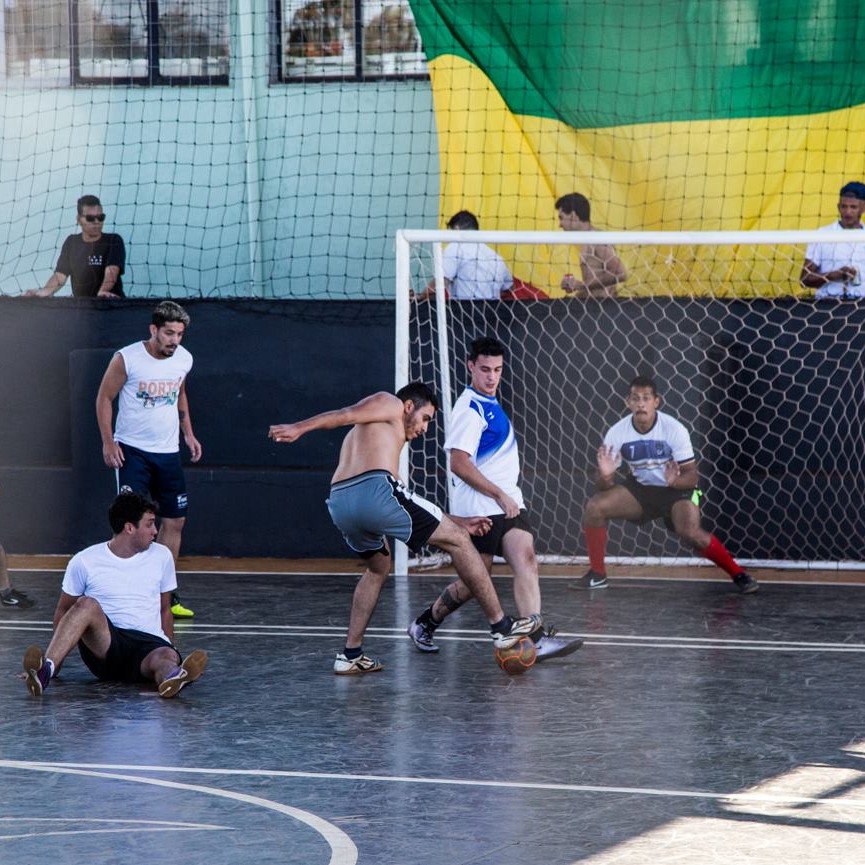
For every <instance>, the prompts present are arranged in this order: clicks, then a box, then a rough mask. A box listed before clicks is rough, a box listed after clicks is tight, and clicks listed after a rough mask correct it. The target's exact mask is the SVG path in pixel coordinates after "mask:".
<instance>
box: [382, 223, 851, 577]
mask: <svg viewBox="0 0 865 865" xmlns="http://www.w3.org/2000/svg"><path fill="white" fill-rule="evenodd" d="M860 233H861V234H865V232H828V233H817V232H813V231H811V232H729V233H725V232H705V233H701V232H693V233H685V234H673V233H645V234H627V233H591V234H580V233H577V232H558V233H555V234H553V233H525V234H520V233H507V232H455V231H450V232H444V231H402V232H400V233H399V235H398V238H397V300H396V308H397V345H396V361H397V384H398V385H400V384H402V383H404V382H405V381H409V380H417V379H421V380H423V381H426V382H427V383H430V384H434V386H435V389H436V391H437V392H438V394H439V397H440V399H441V400H442V401H443V410H442V412H441V415H440V417H439V419H438V420H437V421H436V422H435V424H434V425H433V427H431V432H430V433H429V434H428V439H427V441H426V442H425V443H424V444H423V445H418V444H415V445H414V446H412V447H411V448H407V449H406V456H405V460H406V462H405V464H404V467H403V468H404V472H405V476H406V477H407V478H408V480H409V483H410V484H411V485H412V486H413V487H414V488H415V489H417V490H418V491H419V492H420V493H422V494H423V495H424V496H426V497H428V498H429V499H431V500H433V501H435V502H437V503H438V504H440V505H441V506H443V507H445V508H446V507H447V499H448V467H447V462H446V459H445V454H444V451H443V449H442V445H443V442H444V437H445V434H446V430H447V427H448V423H449V409H450V406H451V404H452V403H453V401H454V400H455V399H456V397H457V396H458V395H459V393H460V392H461V391H462V389H463V388H464V387H465V386H466V384H467V383H468V378H467V368H466V357H467V353H468V346H469V344H470V342H471V340H472V339H474V338H475V337H477V336H484V335H491V336H495V337H497V338H498V339H500V340H501V341H502V342H503V343H504V344H505V345H506V347H507V351H508V354H507V356H506V360H505V372H504V376H503V379H502V383H501V386H500V390H499V399H500V401H501V402H502V404H503V405H504V407H505V408H506V410H507V411H508V412H509V414H510V416H511V419H512V421H513V424H514V427H515V431H516V435H517V439H518V442H519V447H520V456H521V462H522V476H521V485H522V489H523V493H524V495H525V498H526V502H527V505H528V507H529V509H530V511H531V514H532V517H533V522H534V525H535V530H536V536H537V537H536V545H537V550H538V553H539V554H540V555H541V556H542V557H543V559H544V560H546V561H549V562H562V563H575V564H576V563H580V562H582V561H585V559H584V558H583V557H584V556H585V555H586V549H585V541H584V538H583V532H582V528H581V523H582V516H583V510H584V506H585V503H586V500H587V499H588V497H589V496H590V495H591V494H592V492H593V490H594V485H593V475H594V471H595V465H596V463H595V460H596V452H597V448H598V446H599V445H600V443H601V442H602V440H603V436H604V434H605V432H606V430H607V429H609V427H610V426H611V425H612V424H613V423H614V422H616V421H617V420H619V419H620V418H622V417H624V416H625V415H626V414H627V410H626V407H625V403H624V399H625V396H626V395H627V392H628V384H629V381H630V380H631V379H632V378H633V377H634V376H636V375H648V376H650V377H652V378H654V379H655V380H656V381H657V384H658V388H659V395H660V396H661V399H662V403H661V410H663V411H666V412H668V413H670V414H672V415H673V416H675V417H677V418H679V419H680V420H681V421H682V422H683V423H684V424H685V426H686V427H687V428H688V429H689V430H690V431H691V437H692V441H693V444H694V448H695V452H696V454H697V460H698V468H699V474H700V485H701V488H702V489H703V491H704V494H705V495H704V498H703V505H702V506H703V516H704V524H705V526H706V527H707V528H709V529H710V530H712V531H714V532H716V533H717V534H718V536H719V537H720V538H721V539H722V541H724V542H725V543H726V544H727V546H728V547H729V549H730V551H731V553H732V554H733V555H734V556H736V557H737V558H738V559H739V560H740V561H741V562H743V563H745V564H750V565H752V566H755V565H759V564H765V565H767V566H768V565H771V566H785V565H787V566H797V567H840V566H841V563H844V566H845V567H848V566H850V565H851V563H853V566H855V563H858V562H860V561H862V558H863V556H862V542H861V539H862V537H863V535H865V509H863V508H862V507H861V502H862V499H863V493H865V441H863V435H862V425H861V421H860V417H861V415H862V411H863V401H865V332H863V324H865V301H861V300H845V299H844V298H842V299H840V300H831V299H820V300H815V296H814V295H815V292H814V290H813V289H807V288H804V287H803V286H802V284H801V283H800V274H801V272H802V267H803V262H804V260H805V254H806V249H807V248H808V244H809V243H816V242H820V243H829V244H836V243H839V242H840V239H839V235H842V236H843V240H844V242H845V243H847V244H851V243H853V241H851V240H850V239H849V237H850V235H858V234H860ZM855 242H860V241H859V238H858V237H857V238H856V239H855ZM451 243H455V244H477V243H484V244H487V245H489V246H490V247H492V248H493V249H495V250H496V251H497V252H498V253H500V254H501V255H502V257H503V258H504V260H505V262H506V263H507V264H508V266H509V268H510V270H511V271H512V273H513V274H514V276H515V277H517V278H516V280H515V286H514V288H513V289H512V291H511V292H509V293H507V294H506V295H505V296H506V297H509V298H511V299H499V300H458V299H454V298H453V297H450V296H449V294H448V292H447V291H446V286H445V283H444V276H443V264H442V249H443V244H451ZM581 243H582V244H583V247H582V250H583V253H584V255H585V251H586V250H587V249H589V247H590V246H591V247H594V249H595V250H597V248H598V247H599V246H602V245H603V246H610V245H611V246H612V247H613V249H614V252H615V256H616V259H617V260H618V261H619V262H620V263H621V265H622V266H623V270H624V272H625V273H626V276H625V278H624V279H623V280H621V281H619V282H618V283H616V282H615V281H614V280H613V281H611V282H612V285H613V289H612V291H613V292H614V293H615V297H610V296H602V295H603V294H604V293H603V291H602V292H598V293H595V292H589V293H588V296H577V295H574V294H571V295H566V294H565V293H564V292H563V291H562V289H561V285H562V280H566V276H567V274H573V275H575V278H577V279H579V277H580V276H585V273H584V271H581V267H582V266H583V265H584V264H586V259H585V258H583V259H582V261H581V258H580V254H581V247H580V244H581ZM466 248H467V249H468V248H469V247H466ZM833 248H834V247H833ZM839 248H840V247H839ZM851 248H852V247H851ZM590 251H592V250H590ZM604 266H607V265H604ZM599 281H600V282H601V283H603V279H601V280H599ZM856 281H857V280H856V279H855V278H852V279H851V280H850V282H851V283H855V282H856ZM430 283H432V284H433V285H434V287H435V289H436V290H435V292H434V294H432V295H430V296H428V297H424V289H425V288H426V286H428V285H429V284H430ZM451 288H452V290H454V291H455V293H457V294H459V291H460V289H458V288H457V287H456V286H454V285H452V286H451ZM845 290H849V293H850V294H856V293H859V292H860V291H861V289H860V288H858V286H856V285H854V284H851V285H849V286H846V287H845ZM433 428H434V429H433ZM608 552H609V560H610V561H617V560H618V561H620V562H634V563H636V562H641V563H651V562H665V563H667V562H669V563H674V562H675V563H696V562H695V560H694V558H693V555H694V554H693V553H692V551H691V550H690V549H688V548H686V547H684V546H682V545H681V544H680V542H679V541H678V539H677V538H676V537H675V536H674V535H672V534H670V533H668V532H667V531H666V530H665V528H664V526H663V525H662V523H660V522H658V523H648V524H644V525H642V526H636V525H632V524H627V523H623V522H621V521H620V522H614V523H612V524H611V525H610V532H609V545H608ZM404 562H405V559H403V563H404ZM699 562H700V563H703V562H702V560H699ZM397 564H398V566H399V565H400V561H399V560H398V562H397Z"/></svg>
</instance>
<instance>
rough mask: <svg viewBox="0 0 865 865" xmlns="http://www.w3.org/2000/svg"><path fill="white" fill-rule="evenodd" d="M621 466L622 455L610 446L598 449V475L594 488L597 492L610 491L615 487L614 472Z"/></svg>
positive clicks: (602, 446)
mask: <svg viewBox="0 0 865 865" xmlns="http://www.w3.org/2000/svg"><path fill="white" fill-rule="evenodd" d="M621 464H622V455H621V453H619V451H617V450H616V449H615V448H614V447H613V446H612V445H601V446H600V447H599V448H598V475H597V477H596V478H595V488H596V489H597V490H598V492H604V490H609V489H612V488H613V487H614V486H615V485H616V472H617V471H618V469H619V466H620V465H621Z"/></svg>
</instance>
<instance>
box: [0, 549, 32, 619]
mask: <svg viewBox="0 0 865 865" xmlns="http://www.w3.org/2000/svg"><path fill="white" fill-rule="evenodd" d="M0 603H2V604H3V606H4V607H14V608H15V609H16V610H29V609H30V607H32V606H34V604H33V601H31V600H30V598H28V597H27V593H26V592H19V591H18V590H17V589H13V588H12V583H11V582H10V581H9V564H8V562H7V561H6V550H4V549H3V546H2V544H0Z"/></svg>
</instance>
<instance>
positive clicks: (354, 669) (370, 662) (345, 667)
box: [333, 652, 384, 676]
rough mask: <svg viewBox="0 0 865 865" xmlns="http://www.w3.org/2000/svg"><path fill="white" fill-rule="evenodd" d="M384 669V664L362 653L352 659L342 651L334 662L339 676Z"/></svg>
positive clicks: (334, 668)
mask: <svg viewBox="0 0 865 865" xmlns="http://www.w3.org/2000/svg"><path fill="white" fill-rule="evenodd" d="M383 669H384V664H382V663H380V662H379V661H376V660H375V659H374V658H368V657H367V656H366V655H361V656H360V657H359V658H352V659H351V660H350V661H349V659H348V658H346V656H345V655H344V654H343V653H342V652H340V653H339V654H338V655H337V656H336V660H335V661H334V662H333V671H334V673H336V675H337V676H354V675H356V674H358V673H377V672H378V671H379V670H383Z"/></svg>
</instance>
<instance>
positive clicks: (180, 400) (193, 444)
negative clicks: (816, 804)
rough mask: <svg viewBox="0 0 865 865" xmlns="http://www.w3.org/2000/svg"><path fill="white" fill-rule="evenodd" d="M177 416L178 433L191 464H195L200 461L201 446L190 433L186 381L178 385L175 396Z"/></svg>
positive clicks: (190, 425)
mask: <svg viewBox="0 0 865 865" xmlns="http://www.w3.org/2000/svg"><path fill="white" fill-rule="evenodd" d="M177 416H178V418H179V419H180V431H181V432H182V433H183V440H184V441H185V442H186V446H187V447H188V448H189V453H190V454H192V462H194V463H197V462H198V461H199V460H200V459H201V444H200V443H199V441H198V439H197V438H196V437H195V436H194V435H193V432H192V418H190V417H189V399H188V398H187V396H186V380H185V379H184V380H183V382H182V383H181V385H180V393H179V394H178V396H177Z"/></svg>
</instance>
